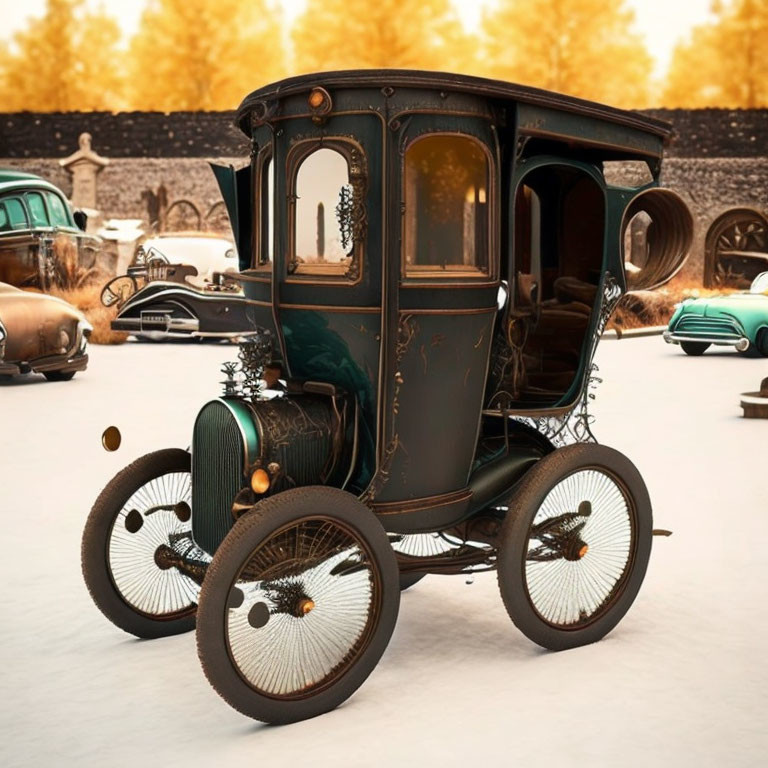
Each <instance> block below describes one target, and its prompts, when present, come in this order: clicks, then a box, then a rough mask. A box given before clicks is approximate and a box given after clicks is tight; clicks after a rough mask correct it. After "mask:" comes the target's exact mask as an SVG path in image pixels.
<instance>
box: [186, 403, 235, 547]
mask: <svg viewBox="0 0 768 768" xmlns="http://www.w3.org/2000/svg"><path fill="white" fill-rule="evenodd" d="M243 450H244V448H243V438H242V435H241V432H240V429H239V427H238V425H237V421H236V420H235V417H234V416H233V415H232V413H230V411H229V409H228V408H227V407H226V406H225V405H222V404H221V403H217V402H213V403H208V405H206V406H205V407H204V408H203V409H202V410H201V411H200V414H199V415H198V417H197V421H196V422H195V430H194V434H193V436H192V533H193V535H194V538H195V542H196V543H197V544H198V545H199V546H200V547H202V548H203V549H204V550H205V551H206V552H208V553H209V554H211V555H212V554H213V553H214V552H215V551H216V549H217V548H218V546H219V544H221V542H222V540H223V539H224V537H225V536H226V535H227V533H228V532H229V530H230V528H231V527H232V525H233V522H234V521H233V519H232V512H231V509H232V501H233V500H234V498H235V496H236V495H237V493H238V491H239V490H240V489H241V488H242V487H243V486H244V484H245V480H244V477H243V469H244V467H243Z"/></svg>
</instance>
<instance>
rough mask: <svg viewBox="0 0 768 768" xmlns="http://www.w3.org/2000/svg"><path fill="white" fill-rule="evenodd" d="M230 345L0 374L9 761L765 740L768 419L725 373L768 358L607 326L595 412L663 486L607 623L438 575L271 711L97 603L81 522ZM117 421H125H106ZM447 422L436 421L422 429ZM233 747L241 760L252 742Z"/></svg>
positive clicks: (567, 752)
mask: <svg viewBox="0 0 768 768" xmlns="http://www.w3.org/2000/svg"><path fill="white" fill-rule="evenodd" d="M234 353H235V350H234V348H232V347H228V346H222V345H197V344H138V343H136V344H130V345H126V346H123V347H94V348H93V349H92V358H91V364H90V366H89V368H88V370H87V371H86V372H85V373H81V374H78V375H77V376H76V377H75V379H74V380H73V381H72V382H69V383H55V384H54V383H48V382H46V381H44V380H43V379H42V377H26V378H25V379H20V380H18V382H16V383H14V384H10V385H8V384H0V482H1V485H0V521H1V522H2V542H3V555H2V557H1V558H0V576H1V578H0V584H1V585H2V587H1V589H2V602H1V603H0V605H2V614H0V615H1V616H2V619H1V622H2V624H1V625H0V626H1V629H0V766H3V767H4V768H11V766H34V767H37V766H45V767H46V768H47V767H48V766H75V765H76V766H81V767H83V768H85V766H110V767H111V766H115V767H117V766H133V765H138V766H156V765H157V766H160V765H162V766H167V767H168V768H170V767H171V766H184V768H190V767H191V766H198V765H199V766H208V765H211V764H213V763H214V762H215V764H216V765H221V766H225V765H236V764H237V765H245V764H249V765H258V766H262V767H264V768H277V767H278V766H284V765H285V766H289V765H290V766H304V765H311V766H325V765H328V766H334V768H343V767H344V766H352V765H354V766H432V765H440V766H453V765H456V766H474V765H478V764H480V763H481V762H482V763H483V764H488V765H504V766H506V765H513V764H520V765H534V766H544V765H554V766H570V765H577V766H580V765H589V766H603V765H605V766H616V765H621V766H676V767H678V766H697V767H698V766H718V767H719V766H756V765H761V764H762V765H765V764H766V760H767V759H768V757H767V756H768V733H767V731H768V729H767V728H766V725H767V724H768V718H767V716H766V703H767V702H766V698H767V697H766V690H768V665H767V664H766V661H765V657H766V648H767V647H768V601H766V592H767V591H768V587H767V586H766V585H767V584H768V557H767V556H766V555H767V554H768V477H766V475H768V462H767V461H766V453H767V449H768V423H766V422H765V421H763V420H746V419H743V418H741V416H740V413H741V412H740V409H739V407H738V403H739V397H738V396H739V393H740V392H745V391H751V390H754V389H756V387H757V385H758V384H759V382H760V380H761V379H762V378H763V377H764V376H766V375H768V370H767V369H768V364H767V363H766V361H765V360H750V359H744V358H741V357H739V356H738V355H736V354H735V353H733V352H730V351H725V352H714V353H713V352H712V351H709V352H708V353H707V354H705V355H704V356H703V357H701V358H689V357H686V356H685V355H683V354H682V352H681V351H680V349H679V348H677V347H669V346H667V345H665V344H664V343H663V342H662V341H661V339H660V338H659V337H651V338H641V339H631V340H628V339H627V340H623V341H620V342H617V341H606V342H604V343H603V344H602V347H601V350H600V351H599V353H598V363H599V364H600V375H601V376H602V377H603V378H604V379H605V383H604V384H603V385H602V386H601V387H600V389H599V390H598V398H597V401H596V407H595V409H594V410H595V413H596V415H597V417H598V421H597V423H596V425H595V432H596V434H597V436H598V438H599V439H600V440H601V442H604V443H606V444H608V445H612V446H614V447H616V448H618V449H619V450H622V451H624V452H625V453H626V454H627V455H629V456H630V457H631V458H632V459H633V460H634V461H635V463H636V464H637V465H638V467H639V468H640V470H641V472H642V473H643V475H644V477H645V479H646V482H647V483H648V486H649V489H650V492H651V498H652V499H653V501H654V508H655V521H654V522H655V525H656V526H657V527H663V528H670V529H672V530H673V531H674V535H673V536H672V537H671V538H669V539H659V538H657V539H655V540H654V551H653V555H652V558H651V564H650V567H649V570H648V575H647V577H646V581H645V584H644V586H643V588H642V590H641V591H640V595H639V597H638V599H637V601H636V602H635V605H634V606H633V608H632V609H631V610H630V612H629V614H628V615H627V616H626V617H625V619H624V620H623V621H622V622H621V624H619V626H618V627H617V629H616V630H614V632H613V633H612V634H611V635H609V636H608V637H607V638H606V639H605V640H603V641H602V642H600V643H597V644H595V645H592V646H589V647H585V648H581V649H576V650H571V651H565V652H563V653H549V652H545V651H542V650H540V649H538V648H537V647H536V646H534V645H532V644H531V643H530V642H529V641H528V640H527V639H526V638H525V637H523V636H522V635H521V634H520V633H519V632H518V631H517V630H516V629H515V627H514V626H513V624H512V623H511V621H510V620H509V618H508V617H507V615H506V613H505V611H504V607H503V605H502V602H501V600H500V597H499V594H498V589H497V586H496V579H495V575H493V574H485V575H482V576H478V577H477V578H476V579H475V582H474V584H473V585H471V586H467V585H466V584H465V583H464V579H463V578H462V577H456V576H454V577H445V576H443V577H440V576H430V577H428V578H427V579H425V580H424V581H423V582H422V583H420V584H419V585H418V586H416V587H414V588H413V589H412V590H411V591H409V592H407V593H405V594H404V595H403V599H402V603H401V608H400V618H399V623H398V626H397V629H396V630H395V635H394V637H393V640H392V643H391V645H390V647H389V649H388V650H387V652H386V654H385V655H384V657H383V659H382V661H381V663H380V664H379V666H378V667H377V669H376V670H375V671H374V673H373V674H372V675H371V677H370V678H369V680H368V681H367V682H366V683H365V684H364V685H363V687H362V688H361V689H360V690H359V691H358V693H357V694H356V695H354V696H353V697H352V698H351V699H350V700H348V701H347V702H346V704H344V705H343V706H342V707H340V708H339V709H338V710H336V711H334V712H332V713H330V714H327V715H324V716H322V717H319V718H316V719H314V720H311V721H308V722H304V723H299V724H296V725H291V726H285V727H268V726H263V725H260V724H257V723H254V722H252V721H250V720H248V719H246V718H244V717H242V716H241V715H240V714H238V713H237V712H235V711H234V710H232V709H230V708H229V707H228V706H227V705H226V704H225V703H224V702H223V701H222V700H221V699H219V698H218V696H217V695H216V694H215V693H214V691H213V690H212V689H211V688H210V687H209V685H208V683H207V682H206V680H205V678H204V676H203V673H202V671H201V669H200V666H199V663H198V660H197V656H196V652H195V638H194V634H193V633H190V634H187V635H183V636H179V637H173V638H167V639H163V640H154V641H139V640H135V639H132V638H131V637H129V636H127V635H125V634H123V633H122V632H121V631H120V630H118V629H116V628H115V627H113V626H112V625H111V624H110V623H109V622H107V620H106V619H104V618H103V617H102V616H101V614H100V613H99V612H98V610H97V609H96V608H95V607H94V606H93V604H92V603H91V601H90V598H89V596H88V594H87V591H86V589H85V586H84V584H83V581H82V577H81V575H80V554H79V553H80V535H81V532H82V527H83V524H84V521H85V517H86V515H87V513H88V510H89V508H90V506H91V504H92V502H93V500H94V499H95V497H96V495H97V494H98V492H99V491H100V489H101V488H102V486H103V485H104V484H105V483H106V482H107V480H108V479H109V478H110V477H111V476H112V475H113V474H114V473H115V472H117V471H118V470H119V469H120V468H122V466H124V465H125V464H127V463H128V462H129V461H130V460H132V459H133V458H135V457H136V456H138V455H140V454H142V453H144V452H147V451H150V450H154V449H157V448H161V447H166V446H181V447H186V446H187V445H188V443H189V437H190V431H191V428H192V423H193V418H194V416H195V414H196V412H197V410H198V409H199V408H200V406H201V405H202V404H203V403H204V402H205V401H206V400H207V399H209V398H211V397H215V396H216V395H217V394H218V392H219V385H218V382H219V381H220V380H221V378H222V376H221V374H220V373H219V370H218V369H219V366H220V364H221V362H223V361H224V360H228V359H233V358H234ZM109 424H116V425H117V426H119V427H120V429H121V430H122V432H123V438H124V439H123V445H122V447H121V448H120V450H119V451H117V452H116V453H113V454H109V453H106V452H105V451H104V450H103V449H102V447H101V443H100V438H101V433H102V430H103V429H104V428H105V427H106V426H107V425H109ZM435 439H439V436H435ZM246 761H247V762H246Z"/></svg>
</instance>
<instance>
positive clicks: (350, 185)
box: [289, 141, 365, 280]
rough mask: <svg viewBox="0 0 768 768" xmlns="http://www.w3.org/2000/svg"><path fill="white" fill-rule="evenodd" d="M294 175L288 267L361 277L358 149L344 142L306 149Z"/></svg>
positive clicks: (301, 271) (362, 222)
mask: <svg viewBox="0 0 768 768" xmlns="http://www.w3.org/2000/svg"><path fill="white" fill-rule="evenodd" d="M301 149H302V148H301V147H299V150H301ZM293 178H294V190H293V197H292V202H293V209H292V217H293V247H292V254H291V262H290V264H289V271H291V272H294V273H295V274H299V275H300V274H311V275H329V276H343V277H347V278H349V279H352V280H354V279H356V278H357V277H358V275H359V266H360V256H361V251H362V244H363V239H364V236H365V232H364V226H365V208H364V194H365V189H364V173H363V168H362V162H361V155H360V152H359V150H358V149H357V148H353V147H352V146H349V147H347V146H346V144H345V143H343V142H340V141H339V142H334V143H333V146H327V145H323V146H320V147H318V148H316V149H311V150H310V151H309V152H302V156H301V159H300V160H299V162H298V165H297V167H296V170H295V172H294V176H293Z"/></svg>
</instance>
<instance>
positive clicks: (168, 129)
mask: <svg viewBox="0 0 768 768" xmlns="http://www.w3.org/2000/svg"><path fill="white" fill-rule="evenodd" d="M647 114H649V115H651V116H653V117H658V118H660V119H663V120H667V121H669V122H671V123H672V124H673V125H674V126H675V130H676V137H675V140H674V141H673V143H672V144H671V145H670V147H669V148H668V151H667V157H666V160H665V162H664V168H663V174H662V181H663V183H664V185H665V186H668V187H670V188H671V189H674V190H675V191H677V192H679V193H680V194H681V195H682V197H683V198H684V199H685V201H686V202H687V203H688V205H689V206H690V208H691V210H692V212H693V214H694V218H695V221H696V232H695V240H694V247H693V249H692V252H691V256H690V258H689V260H688V263H687V265H686V268H685V270H684V273H683V276H684V277H686V278H688V279H690V280H699V279H701V276H702V273H703V254H704V239H705V236H706V231H707V229H708V228H709V226H710V224H711V223H712V221H713V220H714V219H715V218H716V217H717V216H719V215H720V214H721V213H723V212H724V211H725V210H727V209H729V208H732V207H736V206H744V207H754V208H757V209H759V210H765V209H768V110H718V109H705V110H690V111H689V110H650V111H648V113H647ZM233 120H234V114H233V113H232V112H200V113H196V112H178V113H172V114H162V113H121V114H115V115H113V114H107V113H97V112H92V113H52V114H33V113H21V114H5V115H0V167H13V168H18V169H21V170H26V171H29V172H32V173H37V174H40V175H41V176H44V177H45V178H47V179H49V180H51V181H52V182H54V183H55V184H57V185H58V186H60V187H61V188H62V189H63V190H64V191H65V192H66V193H67V194H69V193H70V192H71V181H70V178H69V176H68V174H67V173H66V172H65V171H64V170H63V169H62V168H61V167H60V166H59V163H58V160H59V159H60V158H62V157H65V156H66V155H68V154H70V153H71V152H72V151H73V150H74V149H75V148H76V147H77V139H78V136H79V134H80V133H82V132H83V131H88V132H89V133H90V134H91V135H92V137H93V148H94V150H96V151H97V152H98V153H99V154H100V155H102V156H104V157H107V158H109V160H110V164H109V165H108V166H107V167H106V168H105V169H104V171H102V172H101V173H100V174H99V177H98V196H97V204H98V207H99V208H100V209H101V211H102V213H103V214H104V217H105V218H141V219H145V220H148V212H147V205H146V201H145V198H143V197H142V193H145V192H147V191H149V192H156V191H157V189H158V187H159V186H160V185H161V184H163V185H164V186H165V187H166V190H167V193H168V200H169V202H173V201H174V200H177V199H180V198H185V199H189V200H191V201H193V202H194V203H195V204H196V205H197V207H198V209H199V210H200V211H201V212H202V213H203V215H205V213H206V212H207V211H208V209H209V208H210V207H211V206H212V205H213V203H215V202H216V201H218V200H219V199H220V196H219V192H218V189H217V187H216V183H215V180H214V178H213V174H212V173H211V171H210V168H209V167H208V163H207V161H208V160H213V161H215V162H219V163H223V164H230V163H231V164H234V165H235V166H240V165H243V164H245V163H246V162H247V159H248V149H249V148H248V143H247V141H246V140H245V137H244V136H243V135H242V134H241V133H240V132H239V131H238V130H237V129H236V128H235V126H234V124H233ZM633 175H634V169H632V168H626V169H624V170H622V169H619V170H618V171H617V172H616V173H615V175H614V177H613V178H612V180H613V181H616V182H626V183H631V182H632V181H633Z"/></svg>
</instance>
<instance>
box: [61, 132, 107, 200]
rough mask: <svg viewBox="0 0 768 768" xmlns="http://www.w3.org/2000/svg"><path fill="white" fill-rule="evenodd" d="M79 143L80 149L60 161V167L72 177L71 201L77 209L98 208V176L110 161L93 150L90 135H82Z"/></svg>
mask: <svg viewBox="0 0 768 768" xmlns="http://www.w3.org/2000/svg"><path fill="white" fill-rule="evenodd" d="M77 143H78V144H79V145H80V149H78V150H77V152H75V153H74V154H71V155H70V156H69V157H65V158H64V159H63V160H59V165H60V166H61V167H62V168H64V170H66V171H67V172H68V173H70V174H71V175H72V194H71V195H70V199H71V200H72V204H73V205H74V206H75V208H96V207H97V206H96V175H97V174H98V173H99V172H100V171H101V170H102V169H103V168H104V166H105V165H109V160H107V158H106V157H101V155H98V154H96V152H94V151H93V149H91V134H90V133H81V134H80V137H79V138H78V140H77Z"/></svg>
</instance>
